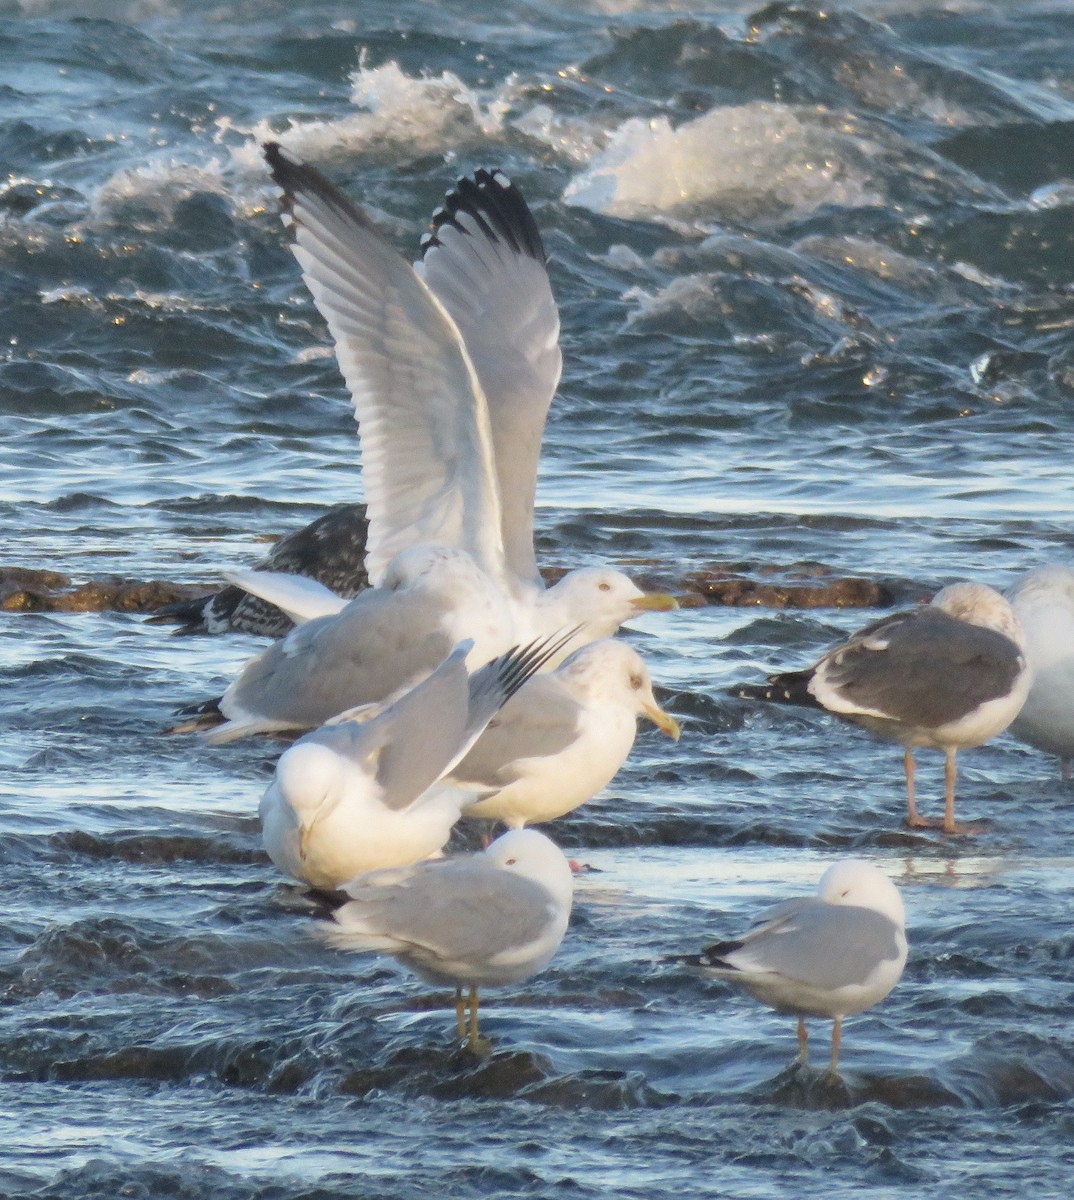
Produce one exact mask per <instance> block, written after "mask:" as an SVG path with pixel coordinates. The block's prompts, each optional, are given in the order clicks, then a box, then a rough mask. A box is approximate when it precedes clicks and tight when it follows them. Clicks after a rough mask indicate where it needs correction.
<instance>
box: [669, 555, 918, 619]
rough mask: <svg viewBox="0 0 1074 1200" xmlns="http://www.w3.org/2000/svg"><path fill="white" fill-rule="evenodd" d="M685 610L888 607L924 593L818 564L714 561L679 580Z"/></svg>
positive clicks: (907, 584) (904, 585) (896, 582)
mask: <svg viewBox="0 0 1074 1200" xmlns="http://www.w3.org/2000/svg"><path fill="white" fill-rule="evenodd" d="M683 588H684V589H685V592H686V594H685V596H682V597H680V600H679V603H680V604H682V606H683V607H684V608H688V607H700V606H701V605H704V604H723V605H727V606H729V607H735V608H742V607H758V608H891V607H894V606H895V605H896V604H900V603H904V602H905V601H906V600H907V599H909V598H910V597H913V598H914V599H917V598H920V597H921V596H922V595H924V593H925V590H926V589H924V588H917V587H916V586H915V585H913V584H910V583H908V582H906V581H900V580H886V579H885V580H875V579H866V578H862V577H859V576H853V575H851V576H839V575H833V573H832V571H831V568H830V567H827V566H825V565H824V564H823V563H816V562H801V563H793V564H791V565H790V566H786V567H780V566H777V565H773V564H756V563H713V564H712V565H711V566H710V567H705V568H703V569H701V570H698V571H694V572H692V573H691V574H690V575H687V576H686V578H685V579H684V580H683Z"/></svg>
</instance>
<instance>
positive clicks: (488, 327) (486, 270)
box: [415, 170, 563, 585]
mask: <svg viewBox="0 0 1074 1200" xmlns="http://www.w3.org/2000/svg"><path fill="white" fill-rule="evenodd" d="M546 263H547V259H546V257H545V252H544V246H543V245H542V244H541V235H540V233H539V232H538V229H537V223H536V222H535V221H534V219H533V215H532V213H531V212H530V210H529V208H528V207H527V205H526V201H525V200H524V199H523V198H522V194H521V192H520V191H519V190H518V188H516V187H515V186H514V184H512V183H511V181H510V180H509V179H508V178H507V176H506V175H504V174H503V172H502V171H484V170H481V171H477V172H476V173H475V174H474V177H473V179H460V180H459V181H458V183H457V184H456V186H455V188H454V189H453V190H452V191H450V192H449V193H448V195H447V197H446V198H445V200H444V205H443V207H442V208H440V209H439V210H438V211H437V212H436V214H435V215H434V217H433V232H432V233H431V234H430V235H428V237H427V238H426V239H425V240H424V241H423V243H422V261H421V262H420V263H418V264H417V265H416V266H415V270H416V271H417V272H418V273H419V274H420V275H421V276H422V277H423V278H424V280H425V282H426V283H427V284H428V285H429V287H430V288H431V289H432V291H433V292H434V293H435V295H436V296H437V298H438V299H439V300H440V301H441V303H442V304H443V305H444V307H445V308H446V309H447V310H448V312H449V313H450V314H451V316H452V318H453V319H454V321H455V324H456V325H457V326H458V329H459V332H460V333H461V335H462V339H463V341H464V342H465V344H466V349H467V351H468V353H469V355H470V358H471V361H472V362H473V364H474V370H475V371H476V372H477V377H478V379H480V381H481V388H482V391H483V392H484V393H485V397H486V399H487V402H488V411H489V421H490V424H491V428H492V442H493V448H494V455H495V467H496V476H497V479H498V481H499V493H500V506H501V509H502V520H503V542H504V552H505V555H506V558H507V565H508V568H509V569H510V571H511V572H512V573H513V574H514V575H516V576H517V577H518V578H519V579H521V580H525V581H526V582H528V583H532V584H536V585H540V583H541V578H540V575H539V574H538V572H537V563H536V561H535V559H534V554H533V502H534V492H535V489H536V486H537V464H538V459H539V458H540V453H541V439H542V436H543V434H544V425H545V420H546V418H547V415H548V409H549V406H550V405H551V403H552V397H553V396H554V395H555V391H556V387H557V385H558V384H559V376H560V371H561V369H562V365H563V357H562V354H561V352H560V348H559V311H558V309H557V308H556V302H555V298H554V297H553V295H552V288H551V285H550V283H549V280H548V271H547V266H546Z"/></svg>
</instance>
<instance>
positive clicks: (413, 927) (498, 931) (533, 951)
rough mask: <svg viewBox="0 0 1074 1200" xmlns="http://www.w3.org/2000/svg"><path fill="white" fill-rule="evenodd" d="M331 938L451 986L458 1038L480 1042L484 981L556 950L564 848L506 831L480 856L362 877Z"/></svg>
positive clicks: (525, 975)
mask: <svg viewBox="0 0 1074 1200" xmlns="http://www.w3.org/2000/svg"><path fill="white" fill-rule="evenodd" d="M344 890H345V891H346V892H347V894H348V895H349V896H350V897H351V899H350V900H349V902H348V903H346V904H344V905H343V906H342V907H341V908H339V909H337V910H336V912H335V914H334V916H335V922H336V924H335V925H334V926H333V925H328V926H326V928H325V929H324V937H325V939H326V940H327V941H328V942H329V943H331V945H333V946H336V947H338V948H339V949H340V950H365V951H376V952H378V953H381V954H391V955H393V956H394V957H395V958H396V959H397V960H398V961H399V962H401V963H402V964H403V965H404V966H406V967H409V968H410V970H412V971H413V972H414V973H415V974H416V975H418V976H419V977H420V978H421V979H424V980H425V981H426V982H427V983H433V984H437V985H441V986H443V985H449V986H452V987H454V988H455V1019H456V1023H457V1026H458V1033H459V1037H460V1038H462V1037H465V1036H466V1034H467V1024H466V1017H465V1004H464V997H463V989H469V1007H470V1020H469V1045H470V1047H471V1048H472V1049H474V1050H477V1049H479V1047H480V1046H481V1042H480V1034H479V1029H478V1012H477V1006H478V989H479V988H482V987H497V986H501V985H503V984H508V983H520V982H521V981H522V980H524V979H529V977H530V976H531V975H535V974H536V973H537V972H538V971H540V970H542V969H543V968H544V967H545V966H547V965H548V963H549V962H550V961H551V960H552V956H553V955H554V954H555V952H556V951H557V950H558V949H559V945H560V943H561V942H562V941H563V935H564V933H566V931H567V921H568V919H569V918H570V912H571V901H572V898H573V891H574V883H573V880H572V878H571V870H570V867H569V866H568V864H567V860H566V859H565V858H564V857H563V854H562V852H561V851H560V850H559V848H558V847H557V846H556V845H555V843H553V842H552V841H550V840H549V839H548V838H546V837H545V836H544V834H542V833H538V832H537V831H536V830H535V829H514V830H511V831H509V832H508V833H505V834H503V836H502V837H499V838H497V839H496V841H494V842H493V843H492V845H491V846H489V848H488V849H487V850H485V851H484V852H482V853H480V854H467V855H460V856H458V857H456V858H448V859H440V860H435V861H432V862H425V863H419V864H418V865H417V866H414V867H404V868H402V869H400V870H395V871H374V872H372V873H371V874H368V875H362V876H359V878H357V879H356V880H354V881H353V883H350V884H348V886H347V887H346V888H345V889H344Z"/></svg>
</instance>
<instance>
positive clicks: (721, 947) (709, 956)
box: [663, 942, 742, 975]
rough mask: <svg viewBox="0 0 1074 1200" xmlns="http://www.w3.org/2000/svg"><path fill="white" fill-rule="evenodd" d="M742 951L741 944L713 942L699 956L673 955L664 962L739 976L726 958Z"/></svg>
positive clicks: (732, 964) (736, 969) (736, 968)
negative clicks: (737, 951)
mask: <svg viewBox="0 0 1074 1200" xmlns="http://www.w3.org/2000/svg"><path fill="white" fill-rule="evenodd" d="M741 949H742V942H714V943H713V944H712V945H711V946H706V947H705V948H704V950H702V951H701V953H700V954H673V955H669V956H668V957H667V958H665V959H664V960H663V961H664V962H674V963H680V964H681V965H682V966H684V967H700V968H701V970H703V971H718V972H720V973H722V974H727V975H739V974H741V971H740V970H739V968H738V967H736V966H735V965H734V963H730V962H728V961H727V958H726V956H727V955H728V954H733V953H734V952H735V951H736V950H741Z"/></svg>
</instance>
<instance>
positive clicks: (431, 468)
mask: <svg viewBox="0 0 1074 1200" xmlns="http://www.w3.org/2000/svg"><path fill="white" fill-rule="evenodd" d="M265 158H266V159H267V161H268V163H269V166H270V167H271V168H272V177H273V179H274V180H275V181H276V183H277V184H279V186H280V188H281V189H282V190H283V193H284V207H285V209H286V211H287V213H288V214H289V215H290V218H291V231H292V236H293V243H292V250H293V251H294V255H295V257H296V258H297V259H298V262H299V265H300V266H301V267H302V276H303V278H304V279H305V281H306V284H307V286H308V287H309V289H310V292H311V294H312V295H313V300H314V303H315V304H316V305H317V308H318V310H319V311H320V313H321V315H322V316H323V317H324V319H325V321H326V323H327V325H328V329H329V332H330V333H331V334H332V337H333V339H334V340H335V343H336V356H337V358H338V360H339V367H340V370H341V371H342V373H343V378H344V379H345V380H346V382H347V386H348V388H349V389H350V392H351V397H352V399H353V401H354V408H355V414H356V416H357V419H358V431H359V435H360V437H361V443H362V470H363V477H364V480H365V490H366V505H367V510H368V517H369V538H368V546H367V551H366V565H367V568H368V571H369V577H370V580H371V581H372V582H373V583H374V584H377V583H379V582H380V580H381V579H382V577H383V575H384V571H385V569H386V568H387V566H388V564H389V563H390V562H391V560H392V559H393V558H394V557H395V555H396V554H398V553H399V552H400V551H401V550H404V549H406V548H407V547H409V546H413V545H416V544H419V543H431V542H438V543H441V544H444V545H448V546H454V547H458V548H460V549H463V550H466V551H468V552H469V553H470V554H471V555H472V556H473V558H474V559H475V561H476V562H477V563H478V565H479V566H480V567H481V568H482V569H483V570H484V571H485V572H486V573H487V574H488V575H489V577H490V578H492V579H493V580H495V581H497V582H498V583H500V584H501V585H502V586H506V583H507V580H506V571H505V566H504V555H503V542H502V533H501V515H500V502H499V495H498V489H497V483H496V476H495V466H494V461H493V446H492V433H491V430H490V427H489V415H488V407H487V404H486V401H485V395H484V392H483V390H482V387H481V383H480V381H479V379H478V376H477V373H476V371H475V370H474V366H473V363H472V361H471V359H470V355H469V354H468V352H467V348H466V346H465V344H464V342H463V339H462V337H461V336H460V333H459V330H458V328H457V326H456V324H455V322H454V320H453V319H452V318H451V316H449V315H448V312H447V311H446V309H445V306H444V305H443V303H442V302H441V301H440V300H439V299H437V297H436V296H435V295H434V294H433V292H432V291H431V290H430V289H429V288H428V287H427V286H426V284H425V283H424V281H423V280H421V279H420V278H419V277H418V275H417V274H416V273H415V271H414V269H413V268H412V267H411V266H410V265H409V264H408V263H406V262H405V261H404V260H403V259H402V258H401V257H400V256H399V255H398V254H397V253H396V252H395V250H394V249H393V248H392V246H390V245H389V244H388V243H387V242H386V241H385V239H384V238H383V236H382V235H381V234H380V233H379V232H378V231H377V230H376V228H375V227H374V226H373V224H372V222H371V221H370V220H369V218H368V217H367V216H366V215H365V213H363V212H362V210H361V209H360V208H358V206H357V205H355V204H353V203H352V202H351V201H350V200H348V199H347V198H346V197H345V196H344V195H343V194H342V193H341V192H340V191H339V190H338V189H337V188H336V187H334V186H333V185H332V184H331V183H329V182H328V180H327V179H325V177H324V176H323V175H321V173H320V172H319V171H316V170H315V169H314V168H313V167H310V166H307V165H306V164H304V163H301V162H298V161H297V160H295V159H293V158H291V157H289V156H288V155H287V154H286V152H285V151H283V150H282V149H281V148H280V147H279V146H278V145H277V144H276V143H269V144H268V145H266V147H265Z"/></svg>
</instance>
